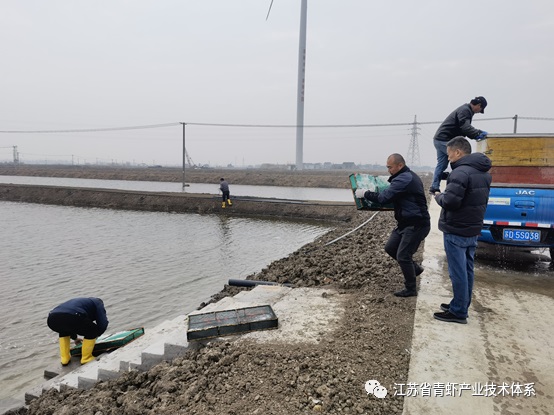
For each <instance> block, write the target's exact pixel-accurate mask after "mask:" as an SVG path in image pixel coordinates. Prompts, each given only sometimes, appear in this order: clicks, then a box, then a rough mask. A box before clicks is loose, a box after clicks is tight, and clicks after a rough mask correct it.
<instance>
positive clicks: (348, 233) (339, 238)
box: [324, 211, 379, 246]
mask: <svg viewBox="0 0 554 415" xmlns="http://www.w3.org/2000/svg"><path fill="white" fill-rule="evenodd" d="M378 213H379V211H377V212H375V213H374V214H373V216H371V218H369V219H368V220H366V221H365V222H364V223H362V224H361V225H360V226H358V227H356V228H354V229H352V230H351V231H348V232H346V233H345V234H344V235H342V236H339V237H338V238H335V239H333V240H332V241H331V242H327V243H326V244H325V245H324V246H328V245H331V244H334V243H335V242H337V241H339V240H341V239H342V238H344V237H345V236H348V235H350V234H351V233H352V232H356V231H357V230H358V229H360V228H361V227H363V226H365V225H367V224H368V223H369V222H371V220H372V219H373V218H374V217H375V215H377V214H378Z"/></svg>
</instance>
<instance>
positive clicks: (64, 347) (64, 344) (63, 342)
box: [60, 336, 71, 366]
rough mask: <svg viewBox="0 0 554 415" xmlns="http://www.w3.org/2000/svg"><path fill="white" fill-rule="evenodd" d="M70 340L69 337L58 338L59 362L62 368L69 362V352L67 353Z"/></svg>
mask: <svg viewBox="0 0 554 415" xmlns="http://www.w3.org/2000/svg"><path fill="white" fill-rule="evenodd" d="M70 340H71V339H70V338H69V336H66V337H60V358H61V359H60V360H61V362H62V366H67V365H68V364H69V361H70V360H71V352H70V351H69V349H70Z"/></svg>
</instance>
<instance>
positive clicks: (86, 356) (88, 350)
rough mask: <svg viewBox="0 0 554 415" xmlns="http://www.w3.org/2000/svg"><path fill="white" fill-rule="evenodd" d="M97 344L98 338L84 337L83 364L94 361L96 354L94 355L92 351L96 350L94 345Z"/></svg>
mask: <svg viewBox="0 0 554 415" xmlns="http://www.w3.org/2000/svg"><path fill="white" fill-rule="evenodd" d="M95 344H96V339H92V340H89V339H83V346H82V347H81V353H82V354H81V364H82V365H84V364H85V363H88V362H92V361H93V360H94V356H93V355H92V351H93V350H94V345H95Z"/></svg>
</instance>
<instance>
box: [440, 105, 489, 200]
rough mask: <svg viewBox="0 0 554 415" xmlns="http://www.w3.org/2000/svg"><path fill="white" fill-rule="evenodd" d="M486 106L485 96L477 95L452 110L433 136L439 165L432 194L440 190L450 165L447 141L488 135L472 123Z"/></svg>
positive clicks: (479, 139) (478, 139)
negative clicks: (474, 117) (460, 137)
mask: <svg viewBox="0 0 554 415" xmlns="http://www.w3.org/2000/svg"><path fill="white" fill-rule="evenodd" d="M486 106H487V100H486V99H485V97H475V98H473V99H472V100H471V101H470V102H469V104H464V105H462V106H460V107H458V108H456V109H455V110H454V111H452V113H450V115H449V116H448V117H446V119H445V120H444V121H443V122H442V124H441V125H440V127H439V128H438V130H437V132H436V133H435V137H434V138H433V144H434V145H435V149H436V150H437V167H436V168H435V173H434V174H433V182H432V183H431V188H430V189H429V192H430V193H431V194H434V193H435V192H438V191H440V181H441V178H442V176H443V173H444V171H445V170H446V168H447V167H448V155H447V154H446V143H448V142H449V141H450V140H452V139H453V138H454V137H457V136H464V137H469V138H471V139H473V140H477V141H481V140H483V139H485V138H486V137H487V134H488V133H487V132H486V131H483V130H478V129H477V128H474V127H473V126H472V125H471V121H472V119H473V115H474V114H477V113H478V112H479V113H481V114H484V113H485V107H486Z"/></svg>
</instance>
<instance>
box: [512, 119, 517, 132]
mask: <svg viewBox="0 0 554 415" xmlns="http://www.w3.org/2000/svg"><path fill="white" fill-rule="evenodd" d="M513 120H514V134H515V133H517V114H516V115H514V118H513Z"/></svg>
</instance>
